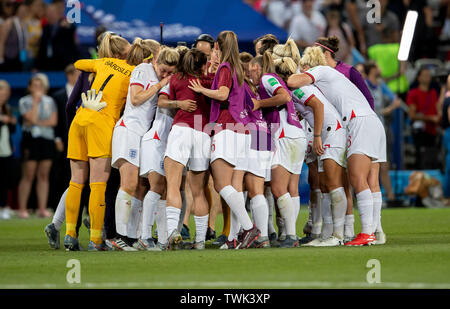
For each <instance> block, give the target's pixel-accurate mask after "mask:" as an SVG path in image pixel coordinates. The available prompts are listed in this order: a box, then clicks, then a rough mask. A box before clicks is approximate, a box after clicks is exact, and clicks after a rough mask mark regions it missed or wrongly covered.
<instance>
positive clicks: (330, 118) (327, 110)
mask: <svg viewBox="0 0 450 309" xmlns="http://www.w3.org/2000/svg"><path fill="white" fill-rule="evenodd" d="M313 97H316V98H317V99H318V100H319V101H320V102H322V104H323V128H322V130H324V129H326V128H327V127H328V125H333V127H334V126H336V127H337V128H339V127H342V118H341V116H340V114H339V112H338V111H337V110H336V108H335V107H334V106H333V104H331V103H330V101H328V100H327V98H325V96H324V95H323V93H322V92H321V91H320V90H319V88H317V87H316V86H314V85H307V86H304V87H301V88H298V89H297V90H295V91H293V92H292V99H293V101H294V106H295V109H296V110H297V111H299V112H300V114H301V115H302V117H303V118H305V119H306V121H307V122H308V124H309V125H310V126H311V127H312V128H314V113H313V109H312V108H311V107H310V106H306V103H307V102H308V101H309V100H310V99H311V98H313Z"/></svg>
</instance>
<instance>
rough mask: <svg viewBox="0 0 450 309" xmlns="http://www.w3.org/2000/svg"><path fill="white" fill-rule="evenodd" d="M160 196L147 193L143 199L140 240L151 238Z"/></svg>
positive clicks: (150, 192)
mask: <svg viewBox="0 0 450 309" xmlns="http://www.w3.org/2000/svg"><path fill="white" fill-rule="evenodd" d="M160 199H161V195H159V194H158V193H155V192H153V191H148V192H147V194H146V195H145V197H144V202H143V209H142V235H141V238H142V239H149V238H152V230H153V222H154V221H155V214H156V209H157V208H158V202H159V200H160Z"/></svg>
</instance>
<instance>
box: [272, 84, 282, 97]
mask: <svg viewBox="0 0 450 309" xmlns="http://www.w3.org/2000/svg"><path fill="white" fill-rule="evenodd" d="M281 88H283V86H279V87H278V88H277V89H275V91H274V92H273V94H272V96H275V95H276V94H277V91H278V90H280V89H281Z"/></svg>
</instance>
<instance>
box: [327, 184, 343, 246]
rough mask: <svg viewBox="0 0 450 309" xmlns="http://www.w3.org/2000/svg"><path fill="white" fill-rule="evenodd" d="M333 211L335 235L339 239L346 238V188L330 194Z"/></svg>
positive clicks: (335, 190) (340, 188)
mask: <svg viewBox="0 0 450 309" xmlns="http://www.w3.org/2000/svg"><path fill="white" fill-rule="evenodd" d="M330 198H331V211H332V216H333V234H334V236H336V237H337V238H339V239H343V238H344V223H345V213H346V212H347V196H346V195H345V190H344V187H339V188H337V189H334V190H333V191H331V192H330Z"/></svg>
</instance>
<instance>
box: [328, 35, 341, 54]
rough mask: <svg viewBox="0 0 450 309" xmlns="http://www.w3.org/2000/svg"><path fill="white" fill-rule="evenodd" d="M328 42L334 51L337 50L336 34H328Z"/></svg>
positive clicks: (337, 39) (337, 40)
mask: <svg viewBox="0 0 450 309" xmlns="http://www.w3.org/2000/svg"><path fill="white" fill-rule="evenodd" d="M328 44H329V46H330V48H331V49H332V50H333V51H334V52H335V53H337V52H338V51H339V38H338V37H337V36H334V35H333V36H330V37H329V38H328Z"/></svg>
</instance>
